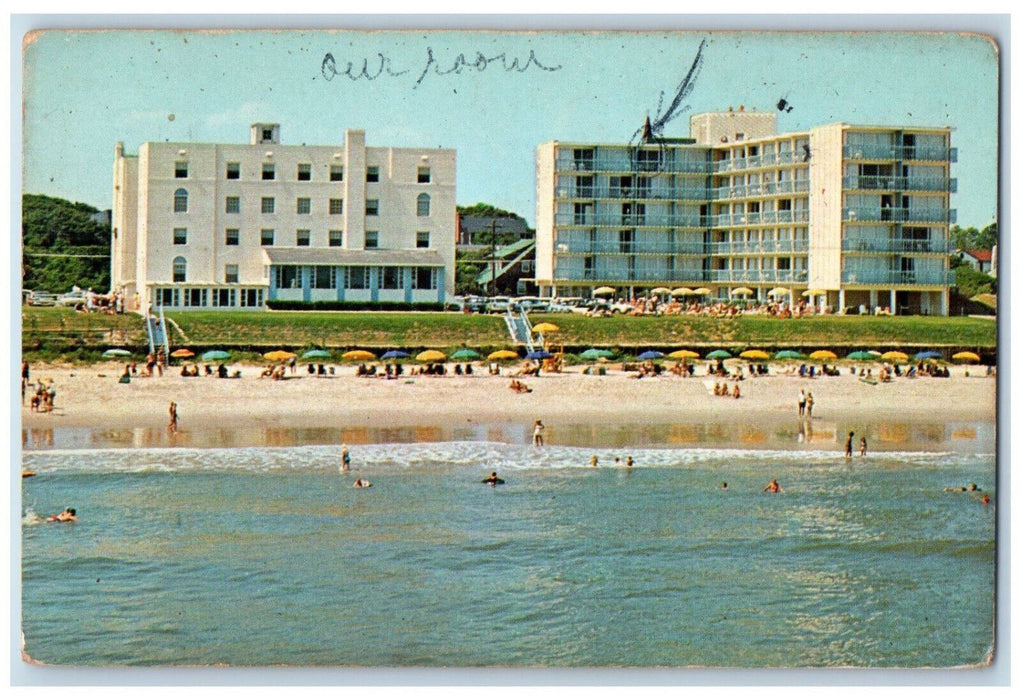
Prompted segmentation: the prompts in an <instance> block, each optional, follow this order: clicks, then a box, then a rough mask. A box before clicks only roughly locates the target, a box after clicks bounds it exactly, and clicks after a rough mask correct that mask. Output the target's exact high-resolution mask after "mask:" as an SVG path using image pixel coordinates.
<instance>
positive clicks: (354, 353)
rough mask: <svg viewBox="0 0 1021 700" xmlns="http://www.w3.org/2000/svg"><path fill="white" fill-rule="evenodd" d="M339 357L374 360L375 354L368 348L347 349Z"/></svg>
mask: <svg viewBox="0 0 1021 700" xmlns="http://www.w3.org/2000/svg"><path fill="white" fill-rule="evenodd" d="M341 357H342V358H343V359H345V360H357V361H363V360H375V359H376V356H375V355H373V354H372V353H371V352H369V351H368V350H348V351H347V352H345V353H344V354H343V355H341Z"/></svg>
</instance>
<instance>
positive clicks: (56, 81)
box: [23, 29, 999, 228]
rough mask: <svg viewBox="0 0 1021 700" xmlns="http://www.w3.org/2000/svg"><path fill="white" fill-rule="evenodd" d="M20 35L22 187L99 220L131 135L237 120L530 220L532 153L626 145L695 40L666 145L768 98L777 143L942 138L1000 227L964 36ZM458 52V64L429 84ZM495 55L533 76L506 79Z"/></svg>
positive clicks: (969, 40) (985, 121) (174, 134)
mask: <svg viewBox="0 0 1021 700" xmlns="http://www.w3.org/2000/svg"><path fill="white" fill-rule="evenodd" d="M33 39H34V40H32V41H31V42H30V43H27V44H26V46H25V49H24V52H23V61H24V74H23V81H24V83H23V95H24V100H25V104H24V123H23V133H24V142H23V159H24V170H23V190H24V191H25V192H31V193H41V194H48V195H52V196H56V197H63V198H66V199H70V200H75V201H83V202H87V203H89V204H92V205H94V206H96V207H99V208H109V207H110V206H111V196H112V193H111V190H112V161H113V152H114V145H115V144H116V142H117V141H123V142H124V144H125V148H126V150H127V151H128V152H137V149H138V146H139V144H141V143H142V142H144V141H162V140H170V141H201V142H228V143H247V141H248V125H249V124H250V123H252V122H255V121H272V122H279V123H280V124H281V136H282V141H283V142H284V143H308V144H317V145H320V144H340V143H341V142H342V140H343V133H344V130H345V129H347V128H356V129H359V128H360V129H365V131H366V139H367V142H368V144H369V145H372V146H390V145H393V146H427V147H433V146H443V147H447V148H451V147H452V148H456V149H457V152H458V181H457V200H458V203H460V204H472V203H475V202H479V201H484V202H489V203H492V204H495V205H497V206H500V207H502V208H505V209H510V210H513V211H516V212H518V213H520V214H522V215H523V216H524V217H525V218H526V219H527V220H528V221H529V222H530V223H532V224H533V225H534V221H535V165H534V159H535V147H536V145H537V144H539V143H541V142H543V141H548V140H551V139H559V140H564V141H570V140H582V141H594V142H626V141H628V139H630V137H631V136H632V134H633V133H634V132H635V130H636V129H638V128H639V127H640V126H641V124H642V122H643V120H644V118H645V116H646V114H651V115H653V116H655V114H656V112H657V105H658V104H659V100H660V93H661V92H665V93H666V96H665V98H664V99H665V101H667V102H669V100H670V99H671V98H672V96H673V92H674V91H675V90H676V88H677V86H678V84H679V83H680V82H681V80H682V78H683V76H684V74H685V73H686V72H687V70H688V68H689V67H690V65H691V62H692V61H693V59H694V58H695V55H696V52H697V50H698V46H699V44H700V42H701V41H702V40H705V41H706V47H705V50H704V53H703V58H704V62H703V65H702V69H701V71H700V73H699V75H698V78H697V80H696V82H695V86H694V89H693V90H692V91H691V93H690V95H689V96H688V98H687V99H686V100H685V103H684V104H685V107H686V111H684V112H683V113H681V114H680V115H679V116H678V117H677V118H676V119H674V120H673V121H672V122H670V123H669V124H668V125H667V126H666V128H665V134H666V135H668V136H686V135H687V133H688V117H689V116H690V115H691V114H695V113H698V112H700V111H710V110H721V109H727V108H728V107H734V108H735V109H736V108H738V107H739V106H740V105H744V107H745V109H757V110H759V111H767V110H775V109H776V104H777V102H778V100H779V99H780V98H784V99H786V100H787V102H788V103H789V104H790V105H791V107H792V108H793V109H792V110H791V111H790V112H783V113H781V114H779V116H778V128H779V130H780V131H798V130H805V129H808V128H810V127H812V126H815V125H818V124H823V123H830V122H835V121H843V122H847V123H852V124H888V125H895V126H913V125H914V126H919V125H922V126H951V127H953V128H954V129H955V131H954V134H953V136H952V140H953V145H954V146H956V147H957V148H958V154H959V159H958V162H957V164H956V165H955V166H954V167H953V169H952V175H953V176H954V177H956V178H957V180H958V193H957V195H956V196H954V197H953V199H952V206H953V207H954V208H956V209H957V211H958V223H959V224H960V225H961V226H976V227H978V228H981V227H983V226H985V225H987V224H989V223H990V222H992V221H993V220H994V219H995V217H996V209H997V194H998V183H997V158H998V132H997V129H998V124H997V119H998V109H999V106H998V63H997V53H996V47H995V45H994V44H993V43H992V42H991V41H989V40H988V39H987V38H983V37H981V36H977V35H966V34H956V33H879V32H863V33H856V34H854V33H819V32H817V33H807V32H754V31H744V32H725V31H693V32H676V33H671V32H663V31H658V32H639V33H636V32H613V31H608V32H605V31H604V32H597V33H580V32H541V33H523V32H522V33H513V32H465V31H453V32H443V31H407V32H401V31H382V32H365V31H348V32H328V31H323V30H314V31H304V32H302V31H291V30H288V31H234V32H218V33H202V32H200V31H196V30H187V31H170V30H166V29H164V30H156V31H136V30H118V31H91V32H85V31H70V32H61V31H51V32H45V33H42V34H40V35H37V36H35V37H34V38H33ZM430 50H431V52H432V53H431V55H432V57H433V59H434V63H433V64H430V63H429V56H430ZM326 54H330V55H332V57H333V61H334V63H333V65H335V66H336V67H337V71H338V72H341V73H343V71H344V70H345V69H346V67H347V65H348V63H349V62H350V63H352V65H353V70H352V72H353V73H355V74H357V73H359V72H360V71H361V69H362V62H363V61H366V69H367V70H366V72H367V73H368V74H370V75H375V74H376V73H377V72H378V71H379V69H380V67H381V66H382V67H383V72H382V73H381V74H380V75H379V77H376V78H375V79H374V80H367V79H365V78H361V79H359V80H351V79H350V78H348V77H347V76H344V75H335V76H334V77H333V79H332V80H327V79H326V77H325V76H324V74H323V70H322V65H323V60H324V57H325V56H326ZM380 54H382V56H383V57H385V59H381V58H380ZM459 54H464V57H465V61H466V62H467V63H468V64H469V65H468V66H462V67H461V70H460V71H457V70H454V71H452V72H449V73H447V74H445V75H441V74H439V71H450V70H451V69H452V68H454V67H455V66H456V65H457V60H458V55H459ZM480 55H481V56H483V57H484V58H485V59H486V60H485V61H480V60H479V56H480ZM499 56H504V57H506V61H507V62H510V61H511V60H513V59H515V58H516V59H517V60H518V66H519V67H521V66H524V65H525V64H526V63H528V61H529V58H530V57H532V60H533V63H532V64H531V65H529V66H528V67H527V69H525V70H523V71H522V70H513V69H512V70H506V69H504V67H503V64H502V62H501V60H500V59H499V58H497V57H499ZM536 62H537V63H538V64H540V65H541V67H540V65H537V64H536ZM483 63H484V64H485V67H484V70H481V69H480V68H481V67H482V65H483ZM427 68H428V70H426V69H427ZM437 69H439V70H437ZM423 71H426V72H425V75H424V76H422V73H423ZM420 77H421V80H420V81H419V78H420Z"/></svg>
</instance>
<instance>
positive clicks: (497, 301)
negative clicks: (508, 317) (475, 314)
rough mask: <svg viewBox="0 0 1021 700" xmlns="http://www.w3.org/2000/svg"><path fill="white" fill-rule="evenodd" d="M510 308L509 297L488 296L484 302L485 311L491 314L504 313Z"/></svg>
mask: <svg viewBox="0 0 1021 700" xmlns="http://www.w3.org/2000/svg"><path fill="white" fill-rule="evenodd" d="M509 308H510V297H490V298H489V301H487V302H486V311H487V312H488V313H491V314H502V313H506V311H507V309H509Z"/></svg>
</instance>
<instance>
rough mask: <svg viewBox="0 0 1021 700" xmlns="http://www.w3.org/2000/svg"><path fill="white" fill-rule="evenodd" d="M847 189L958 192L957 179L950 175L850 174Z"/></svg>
mask: <svg viewBox="0 0 1021 700" xmlns="http://www.w3.org/2000/svg"><path fill="white" fill-rule="evenodd" d="M844 189H845V190H891V191H898V190H899V191H914V192H956V191H957V179H956V178H950V177H894V176H885V175H848V176H847V177H845V178H844Z"/></svg>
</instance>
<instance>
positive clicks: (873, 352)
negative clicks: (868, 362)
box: [868, 350, 883, 357]
mask: <svg viewBox="0 0 1021 700" xmlns="http://www.w3.org/2000/svg"><path fill="white" fill-rule="evenodd" d="M868 353H869V354H870V355H872V357H882V356H883V353H881V352H879V351H878V350H869V351H868Z"/></svg>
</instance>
